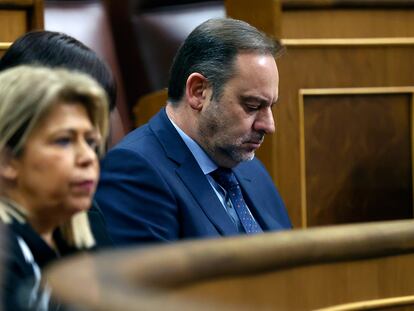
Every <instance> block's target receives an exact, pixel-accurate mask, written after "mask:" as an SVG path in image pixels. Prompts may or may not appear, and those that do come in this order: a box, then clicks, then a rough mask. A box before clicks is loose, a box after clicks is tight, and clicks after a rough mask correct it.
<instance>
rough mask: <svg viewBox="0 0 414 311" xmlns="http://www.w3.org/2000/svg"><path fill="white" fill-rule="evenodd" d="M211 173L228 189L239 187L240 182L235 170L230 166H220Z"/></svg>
mask: <svg viewBox="0 0 414 311" xmlns="http://www.w3.org/2000/svg"><path fill="white" fill-rule="evenodd" d="M210 175H211V176H213V178H214V180H215V181H216V182H217V183H218V184H219V185H220V186H222V187H223V188H224V189H226V190H228V189H231V188H234V187H237V185H238V184H239V183H238V181H237V179H236V176H235V175H234V173H233V171H232V170H231V169H229V168H224V167H219V168H218V169H216V170H215V171H213V172H212V173H210Z"/></svg>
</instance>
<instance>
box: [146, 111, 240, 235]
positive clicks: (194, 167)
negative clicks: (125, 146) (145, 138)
mask: <svg viewBox="0 0 414 311" xmlns="http://www.w3.org/2000/svg"><path fill="white" fill-rule="evenodd" d="M150 127H151V129H152V130H153V132H154V133H155V135H156V136H157V137H158V140H159V141H160V143H161V145H162V146H163V148H164V151H165V153H166V155H167V156H168V157H169V158H170V159H171V160H172V161H174V162H176V163H177V169H176V172H177V174H178V176H179V177H180V178H181V180H182V181H183V183H184V184H185V185H186V187H187V188H188V190H189V191H190V192H191V193H192V195H193V197H194V198H195V200H196V201H197V202H198V203H199V205H200V207H201V209H202V210H203V211H204V213H205V214H206V216H207V217H208V218H209V219H210V221H211V222H212V223H213V224H214V226H215V227H216V228H217V230H218V231H219V232H220V233H221V234H223V235H234V234H237V233H238V232H237V228H236V226H235V225H234V224H233V222H232V221H231V219H230V217H229V215H227V213H226V211H225V209H224V207H223V206H222V204H221V202H220V200H219V199H218V198H217V196H216V194H215V192H214V190H213V189H212V187H211V185H210V183H209V182H208V180H207V178H206V176H205V175H204V173H203V172H202V170H201V168H200V167H199V165H198V163H197V161H196V160H195V159H194V157H193V155H192V153H191V151H190V150H189V149H188V147H187V145H186V144H185V143H184V141H183V140H182V139H181V137H180V135H179V134H178V133H177V131H176V129H175V128H174V126H173V125H172V124H171V122H170V121H169V119H168V117H167V114H166V112H165V109H163V110H162V111H160V112H159V113H158V114H157V115H156V116H155V117H154V118H153V119H152V120H151V122H150ZM194 208H198V207H197V206H195V207H194Z"/></svg>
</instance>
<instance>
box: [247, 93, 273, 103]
mask: <svg viewBox="0 0 414 311" xmlns="http://www.w3.org/2000/svg"><path fill="white" fill-rule="evenodd" d="M240 97H241V99H243V100H253V101H256V102H258V103H260V104H261V105H272V104H273V102H272V103H270V104H269V100H268V99H267V98H266V97H263V96H259V95H241V96H240Z"/></svg>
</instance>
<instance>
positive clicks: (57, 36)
mask: <svg viewBox="0 0 414 311" xmlns="http://www.w3.org/2000/svg"><path fill="white" fill-rule="evenodd" d="M29 64H32V65H33V64H34V65H40V66H46V67H52V68H53V67H63V68H67V69H69V70H76V71H81V72H84V73H87V74H88V75H90V76H92V77H93V78H94V79H95V80H96V81H98V83H99V84H100V85H101V86H102V87H103V88H104V90H105V91H106V93H107V94H108V97H109V110H110V111H112V110H113V109H114V108H115V103H116V94H117V92H116V83H115V80H114V77H113V75H112V72H111V70H110V69H109V67H108V65H107V64H106V63H105V62H104V61H103V60H102V59H101V58H100V57H99V56H98V55H97V54H96V53H95V52H94V51H93V50H92V49H90V48H89V47H87V46H86V45H84V44H83V43H82V42H80V41H78V40H77V39H75V38H73V37H71V36H69V35H67V34H64V33H61V32H55V31H47V30H39V31H32V32H28V33H26V34H24V35H22V36H21V37H19V38H18V39H16V40H15V41H14V42H13V44H12V45H11V46H10V47H9V48H8V49H7V51H6V52H5V53H4V55H3V57H2V58H1V59H0V71H2V70H5V69H8V68H11V67H15V66H19V65H29Z"/></svg>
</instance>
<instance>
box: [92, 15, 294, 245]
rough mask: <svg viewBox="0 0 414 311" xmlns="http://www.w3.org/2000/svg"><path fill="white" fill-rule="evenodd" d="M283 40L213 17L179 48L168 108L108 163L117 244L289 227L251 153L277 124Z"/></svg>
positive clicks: (109, 214)
mask: <svg viewBox="0 0 414 311" xmlns="http://www.w3.org/2000/svg"><path fill="white" fill-rule="evenodd" d="M280 50H281V46H280V45H279V44H278V43H276V42H275V41H273V40H271V39H269V38H268V37H266V36H265V35H264V34H263V33H261V32H259V31H258V30H257V29H256V28H254V27H252V26H250V25H249V24H247V23H245V22H242V21H238V20H233V19H213V20H209V21H207V22H205V23H203V24H201V25H200V26H198V27H197V28H196V29H195V30H194V31H193V32H192V33H191V34H190V35H189V36H188V38H187V39H186V40H185V42H184V43H183V45H182V46H181V47H180V49H179V51H178V53H177V55H176V57H175V59H174V62H173V65H172V68H171V74H170V82H169V88H168V102H167V105H166V107H165V109H162V110H161V111H160V112H159V113H158V114H157V115H155V116H154V117H153V118H152V119H151V120H150V121H149V123H147V124H146V125H144V126H142V127H140V128H138V129H136V130H135V131H133V132H131V133H130V134H129V135H127V136H126V137H125V138H124V139H123V141H122V142H121V143H120V144H118V145H117V146H116V147H115V148H114V149H112V150H111V151H110V152H109V153H108V154H107V156H106V158H105V159H104V161H103V163H102V174H101V182H100V184H99V188H98V192H97V196H96V198H97V200H98V203H99V205H100V207H101V209H102V211H103V212H104V215H105V217H106V220H107V223H108V229H109V232H110V234H111V235H112V238H113V240H114V242H115V243H118V244H130V243H144V242H157V241H160V242H163V241H174V240H179V239H184V238H200V237H219V236H230V235H236V234H243V233H248V234H254V233H259V232H263V231H269V230H281V229H286V228H290V227H291V224H290V221H289V217H288V215H287V213H286V209H285V207H284V205H283V202H282V200H281V198H280V196H279V194H278V192H277V190H276V188H275V186H274V184H273V182H272V180H271V178H270V176H269V175H268V173H267V172H266V170H265V168H264V167H263V165H262V164H261V163H260V162H259V160H257V159H256V158H254V153H255V150H256V149H257V148H259V146H260V145H261V143H262V142H263V139H264V136H265V135H266V134H269V133H272V132H274V130H275V126H274V120H273V114H272V107H273V106H274V104H275V103H276V101H277V98H278V84H279V76H278V70H277V66H276V62H275V56H276V55H277V54H278V53H279V51H280Z"/></svg>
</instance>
